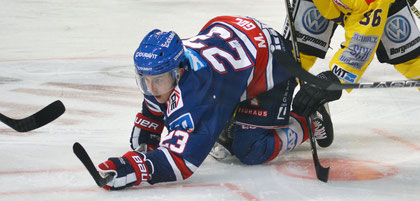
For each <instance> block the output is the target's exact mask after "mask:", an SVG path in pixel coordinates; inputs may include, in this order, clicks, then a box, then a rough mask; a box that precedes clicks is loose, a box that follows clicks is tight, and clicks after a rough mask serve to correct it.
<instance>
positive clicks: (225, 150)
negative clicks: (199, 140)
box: [210, 121, 235, 160]
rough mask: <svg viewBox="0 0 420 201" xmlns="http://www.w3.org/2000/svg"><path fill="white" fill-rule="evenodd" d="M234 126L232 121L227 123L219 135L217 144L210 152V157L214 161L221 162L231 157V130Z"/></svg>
mask: <svg viewBox="0 0 420 201" xmlns="http://www.w3.org/2000/svg"><path fill="white" fill-rule="evenodd" d="M234 127H235V125H234V124H233V123H232V121H229V122H228V123H227V125H226V126H225V128H224V129H223V131H222V133H220V136H219V138H218V139H217V142H216V143H215V144H214V146H213V148H212V149H211V151H210V156H212V157H213V158H214V159H216V160H223V159H225V158H227V157H229V156H232V155H233V152H232V142H233V130H234Z"/></svg>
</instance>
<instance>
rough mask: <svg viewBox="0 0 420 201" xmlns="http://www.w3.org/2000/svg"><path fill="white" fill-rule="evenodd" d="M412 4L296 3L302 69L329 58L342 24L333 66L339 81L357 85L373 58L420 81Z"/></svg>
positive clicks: (360, 0) (390, 0) (363, 0)
mask: <svg viewBox="0 0 420 201" xmlns="http://www.w3.org/2000/svg"><path fill="white" fill-rule="evenodd" d="M410 4H414V1H412V2H410V3H409V2H407V1H406V0H297V1H295V2H294V5H295V10H294V17H293V19H294V24H295V29H296V35H297V41H298V46H299V50H300V53H301V58H302V66H303V67H304V68H305V69H306V70H309V69H310V68H311V67H312V66H313V64H314V63H315V61H316V59H317V58H325V54H326V52H327V50H328V48H329V46H330V40H331V37H332V36H333V34H334V31H335V29H336V27H337V24H341V25H342V26H343V27H344V30H345V42H344V43H342V44H341V49H339V50H338V51H337V52H336V53H335V55H334V57H333V58H332V60H331V61H330V63H329V67H330V69H331V70H332V72H333V73H334V74H335V75H336V76H337V77H338V78H339V79H340V80H342V81H343V82H349V83H356V82H358V81H359V79H360V78H361V76H362V75H363V73H364V72H365V70H366V69H367V67H368V65H369V64H370V62H371V61H372V59H373V57H374V53H376V55H377V58H378V60H379V61H380V62H382V63H389V64H393V65H394V67H395V69H396V70H397V71H399V72H400V73H401V74H402V75H404V76H405V77H407V78H409V79H420V32H419V29H418V27H417V25H416V23H415V19H414V18H413V16H412V13H411V11H410ZM325 18H326V19H325ZM285 27H286V28H285V34H286V35H288V33H289V32H288V31H289V30H288V28H287V26H285ZM286 38H287V37H286ZM419 89H420V88H419Z"/></svg>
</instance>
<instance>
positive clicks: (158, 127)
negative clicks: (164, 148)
mask: <svg viewBox="0 0 420 201" xmlns="http://www.w3.org/2000/svg"><path fill="white" fill-rule="evenodd" d="M163 127H164V123H163V113H162V112H161V111H160V108H159V106H158V105H157V104H156V103H153V102H152V101H150V100H148V99H146V98H145V99H144V101H143V107H142V111H141V112H139V113H138V114H137V115H136V118H135V120H134V126H133V129H132V131H131V137H130V144H131V148H132V149H133V150H137V151H140V152H148V151H151V150H154V149H156V148H157V147H158V144H159V141H160V135H161V133H162V130H163Z"/></svg>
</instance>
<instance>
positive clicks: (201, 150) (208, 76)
mask: <svg viewBox="0 0 420 201" xmlns="http://www.w3.org/2000/svg"><path fill="white" fill-rule="evenodd" d="M183 45H184V49H185V55H186V57H187V58H188V60H189V63H190V67H189V68H188V69H186V71H185V72H184V74H183V75H182V77H181V79H180V81H179V83H178V85H177V86H176V87H175V89H174V90H173V92H172V94H171V95H170V97H169V100H168V101H167V102H166V104H159V103H158V102H157V101H156V100H155V99H154V97H152V96H150V97H149V96H146V97H145V99H144V103H143V111H142V113H143V115H146V116H150V118H153V119H159V118H160V119H161V120H164V122H165V126H166V128H167V130H168V133H165V134H162V136H161V141H160V144H159V148H158V149H156V150H153V151H150V152H147V153H146V158H147V159H148V160H150V161H151V164H152V166H153V167H151V168H150V169H152V171H151V174H152V176H151V179H150V180H149V183H151V184H154V183H158V182H167V181H178V180H183V179H186V178H188V177H190V176H191V175H192V174H193V173H194V171H195V170H196V169H197V168H198V167H199V166H200V165H201V163H202V162H203V161H204V159H205V158H206V157H207V155H208V153H209V152H210V150H211V148H212V147H213V145H214V143H215V142H216V140H217V138H218V137H219V134H220V133H221V131H222V130H223V128H224V126H225V124H226V123H227V121H228V120H229V118H230V117H231V115H232V114H233V112H234V109H235V106H236V105H237V104H238V103H239V102H240V101H243V100H245V99H249V98H253V97H255V96H256V95H258V94H260V93H262V92H265V91H267V90H269V89H271V88H273V86H274V85H275V84H278V83H281V82H283V81H285V80H288V79H290V78H291V76H290V75H289V74H287V73H286V72H285V71H283V69H282V68H281V64H278V63H277V62H276V61H275V60H274V58H273V55H272V53H271V52H272V51H270V49H271V50H273V49H280V50H282V51H286V52H289V53H288V54H290V56H292V55H291V53H290V49H287V47H286V45H285V43H284V39H283V38H282V37H281V36H280V35H279V34H278V33H277V32H276V31H275V30H274V29H272V28H270V27H267V26H266V25H264V24H262V23H260V22H258V21H257V20H255V19H252V18H244V17H233V16H220V17H216V18H214V19H212V20H211V21H209V22H208V23H207V24H206V25H205V26H204V27H203V28H202V29H201V31H200V32H199V33H198V35H196V36H194V37H191V38H188V39H184V40H183Z"/></svg>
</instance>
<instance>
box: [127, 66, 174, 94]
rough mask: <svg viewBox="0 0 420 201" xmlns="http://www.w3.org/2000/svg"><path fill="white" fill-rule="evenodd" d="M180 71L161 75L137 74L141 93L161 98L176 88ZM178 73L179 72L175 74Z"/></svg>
mask: <svg viewBox="0 0 420 201" xmlns="http://www.w3.org/2000/svg"><path fill="white" fill-rule="evenodd" d="M178 70H179V69H174V70H173V71H169V72H166V73H162V74H159V75H139V74H137V73H135V74H136V81H137V85H138V87H139V88H140V90H141V92H142V93H143V94H145V95H148V96H160V95H163V94H166V93H168V92H171V91H172V90H173V89H174V87H175V86H176V80H177V79H176V74H178V73H177V72H178ZM174 71H177V72H174Z"/></svg>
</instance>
